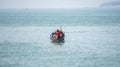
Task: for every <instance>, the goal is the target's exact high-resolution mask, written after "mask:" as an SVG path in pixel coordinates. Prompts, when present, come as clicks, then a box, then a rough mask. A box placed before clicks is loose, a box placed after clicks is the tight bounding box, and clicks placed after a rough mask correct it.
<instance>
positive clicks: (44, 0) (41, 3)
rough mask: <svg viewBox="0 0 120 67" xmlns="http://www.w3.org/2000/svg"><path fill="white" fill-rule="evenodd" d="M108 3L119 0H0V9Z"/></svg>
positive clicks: (84, 6)
mask: <svg viewBox="0 0 120 67" xmlns="http://www.w3.org/2000/svg"><path fill="white" fill-rule="evenodd" d="M109 2H113V3H114V2H120V0H0V8H86V7H99V6H100V5H101V4H102V3H109ZM117 6H120V4H118V5H117Z"/></svg>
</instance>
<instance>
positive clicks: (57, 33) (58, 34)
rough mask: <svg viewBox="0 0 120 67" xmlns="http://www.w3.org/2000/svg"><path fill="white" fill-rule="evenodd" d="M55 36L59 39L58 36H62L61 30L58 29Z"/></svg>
mask: <svg viewBox="0 0 120 67" xmlns="http://www.w3.org/2000/svg"><path fill="white" fill-rule="evenodd" d="M55 35H56V36H57V37H58V36H60V31H59V29H57V31H56V32H55Z"/></svg>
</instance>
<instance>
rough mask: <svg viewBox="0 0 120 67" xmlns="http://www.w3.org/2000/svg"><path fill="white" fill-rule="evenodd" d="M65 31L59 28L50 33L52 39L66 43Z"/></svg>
mask: <svg viewBox="0 0 120 67" xmlns="http://www.w3.org/2000/svg"><path fill="white" fill-rule="evenodd" d="M64 38H65V33H63V31H62V30H59V29H57V30H56V31H55V32H52V33H51V35H50V39H51V40H52V42H61V43H64V40H65V39H64Z"/></svg>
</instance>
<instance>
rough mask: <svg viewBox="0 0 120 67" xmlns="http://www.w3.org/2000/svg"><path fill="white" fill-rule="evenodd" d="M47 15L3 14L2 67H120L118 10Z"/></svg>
mask: <svg viewBox="0 0 120 67" xmlns="http://www.w3.org/2000/svg"><path fill="white" fill-rule="evenodd" d="M45 11H46V10H43V11H40V10H9V11H8V10H1V11H0V67H120V63H119V62H120V35H119V34H120V26H119V24H120V13H119V12H118V11H119V10H93V11H92V10H91V11H87V10H76V11H75V14H74V10H72V11H66V10H65V11H64V10H61V11H58V10H56V11H54V12H53V10H50V12H47V11H46V12H45ZM80 11H81V12H82V13H81V12H80ZM46 13H47V14H46ZM66 13H67V14H66ZM89 13H90V14H89ZM91 13H92V14H91ZM60 26H62V28H63V30H64V32H65V35H66V36H65V43H52V42H51V41H50V39H49V35H50V33H51V32H52V31H55V30H56V29H57V28H59V27H60Z"/></svg>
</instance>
